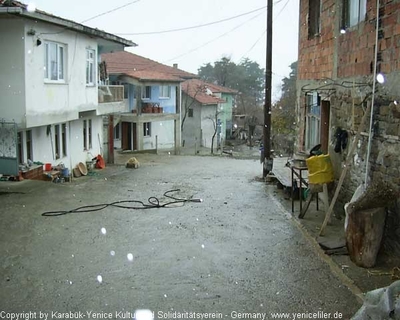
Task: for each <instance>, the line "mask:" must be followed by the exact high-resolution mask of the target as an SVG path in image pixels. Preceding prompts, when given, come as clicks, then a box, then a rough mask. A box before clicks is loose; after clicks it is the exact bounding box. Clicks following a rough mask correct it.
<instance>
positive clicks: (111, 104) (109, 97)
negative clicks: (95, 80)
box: [97, 85, 128, 115]
mask: <svg viewBox="0 0 400 320" xmlns="http://www.w3.org/2000/svg"><path fill="white" fill-rule="evenodd" d="M98 99H99V100H98V101H99V104H98V107H97V114H99V115H107V114H112V113H123V112H127V111H128V100H127V99H124V86H119V85H110V86H104V85H99V89H98Z"/></svg>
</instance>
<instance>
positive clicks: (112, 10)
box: [81, 0, 141, 23]
mask: <svg viewBox="0 0 400 320" xmlns="http://www.w3.org/2000/svg"><path fill="white" fill-rule="evenodd" d="M139 1H141V0H135V1H131V2H128V3H126V4H124V5H122V6H120V7H116V8H114V9H111V10H108V11H106V12H103V13H100V14H98V15H95V16H93V17H91V18H89V19H86V20H83V21H81V23H85V22H88V21H91V20H94V19H96V18H98V17H101V16H104V15H106V14H109V13H111V12H114V11H117V10H119V9H122V8H125V7H127V6H130V5H132V4H134V3H136V2H139Z"/></svg>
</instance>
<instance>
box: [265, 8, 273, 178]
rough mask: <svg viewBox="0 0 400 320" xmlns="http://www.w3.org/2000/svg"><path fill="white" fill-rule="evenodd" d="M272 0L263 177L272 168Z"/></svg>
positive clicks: (267, 53)
mask: <svg viewBox="0 0 400 320" xmlns="http://www.w3.org/2000/svg"><path fill="white" fill-rule="evenodd" d="M272 5H273V3H272V0H267V50H266V56H267V57H266V58H267V59H266V64H265V104H264V130H263V134H264V166H263V178H265V177H266V176H267V174H268V173H269V172H270V171H271V170H272V159H271V101H272Z"/></svg>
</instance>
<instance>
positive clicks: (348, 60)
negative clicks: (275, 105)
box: [295, 0, 400, 255]
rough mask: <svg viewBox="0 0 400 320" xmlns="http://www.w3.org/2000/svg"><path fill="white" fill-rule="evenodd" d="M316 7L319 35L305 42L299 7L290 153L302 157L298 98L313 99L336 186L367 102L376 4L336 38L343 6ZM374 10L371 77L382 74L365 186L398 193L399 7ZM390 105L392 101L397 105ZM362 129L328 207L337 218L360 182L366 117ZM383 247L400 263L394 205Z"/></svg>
mask: <svg viewBox="0 0 400 320" xmlns="http://www.w3.org/2000/svg"><path fill="white" fill-rule="evenodd" d="M321 1H322V7H321V30H320V34H319V35H318V36H315V37H309V34H308V13H309V7H308V4H309V1H308V0H300V31H299V63H298V81H297V95H298V99H297V106H296V113H297V115H298V119H297V122H298V139H296V146H295V150H297V151H306V150H302V146H303V142H304V132H305V121H304V119H305V93H306V91H308V92H312V91H317V92H318V94H319V95H320V96H321V98H322V99H323V100H327V101H329V102H330V131H329V136H330V143H329V153H330V155H331V159H332V162H333V165H334V171H335V177H336V183H337V181H338V179H339V177H340V174H341V171H342V167H343V165H344V161H345V159H346V156H347V152H348V151H349V145H350V141H351V140H352V139H353V137H354V135H355V133H356V131H357V130H358V128H359V125H360V122H361V119H362V116H363V114H364V111H363V110H365V108H366V107H367V105H366V104H367V102H368V101H369V102H371V93H372V86H371V83H372V80H373V79H372V78H373V73H374V56H375V52H374V51H375V41H376V32H375V31H376V29H375V28H376V1H374V0H367V13H366V19H365V20H364V21H362V22H360V23H359V24H358V25H356V26H354V27H351V28H348V29H346V32H344V33H343V32H341V17H342V3H343V1H339V0H321ZM380 5H381V8H380V12H379V14H380V19H379V29H378V30H379V33H378V35H379V36H378V59H377V72H382V73H384V74H385V77H386V83H385V84H384V85H380V84H378V86H377V92H376V103H375V108H374V126H373V131H374V139H373V143H372V148H371V153H370V173H371V177H372V179H374V180H376V179H382V180H384V181H388V182H391V183H393V184H394V185H395V186H396V187H397V188H399V187H400V138H399V137H400V86H399V85H398V84H399V83H400V1H399V0H381V2H380ZM305 88H306V89H305ZM322 88H323V89H322ZM327 89H331V90H327ZM362 101H364V103H363V104H362V103H361V102H362ZM395 101H399V104H397V103H395ZM353 106H354V107H353ZM338 127H340V128H342V129H344V130H347V131H348V132H349V143H348V146H347V149H346V150H344V151H343V152H341V153H335V152H334V146H335V137H334V134H335V131H336V128H338ZM366 127H367V129H366V130H364V133H363V134H362V135H361V139H360V141H359V142H358V143H357V148H356V151H355V154H354V156H353V158H352V166H351V169H350V170H349V172H348V174H347V176H346V178H345V181H344V184H343V188H342V189H341V192H340V194H339V199H338V201H337V204H336V206H335V212H336V213H338V214H339V215H343V214H344V209H343V206H344V204H345V203H346V202H348V201H349V200H350V199H351V197H352V195H353V193H354V191H355V189H356V188H357V187H358V186H359V185H360V184H362V183H363V182H364V181H365V169H366V157H367V156H366V155H367V146H368V133H367V132H368V129H369V117H368V118H367V126H366ZM399 204H400V203H399ZM384 246H385V249H386V251H388V252H390V251H393V252H396V253H397V254H398V255H400V206H399V205H397V204H396V205H394V206H392V207H391V208H390V209H389V215H388V221H387V230H386V236H385V244H384Z"/></svg>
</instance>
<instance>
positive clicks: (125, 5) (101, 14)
mask: <svg viewBox="0 0 400 320" xmlns="http://www.w3.org/2000/svg"><path fill="white" fill-rule="evenodd" d="M139 1H141V0H135V1H131V2H128V3H126V4H124V5H122V6H119V7H116V8H113V9H110V10H108V11H106V12H103V13H100V14H97V15H95V16H93V17H91V18H89V19H86V20H83V21H81V22H79V23H78V22H73V23H74V25H79V24H82V23H85V22H88V21H90V20H93V19H96V18H98V17H101V16H104V15H106V14H109V13H111V12H114V11H117V10H119V9H122V8H125V7H127V6H130V5H132V4H134V3H137V2H139ZM70 28H71V27H64V28H63V29H61V30H60V31H58V32H43V33H40V35H43V34H60V33H63V32H65V31H66V30H68V29H70Z"/></svg>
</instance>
